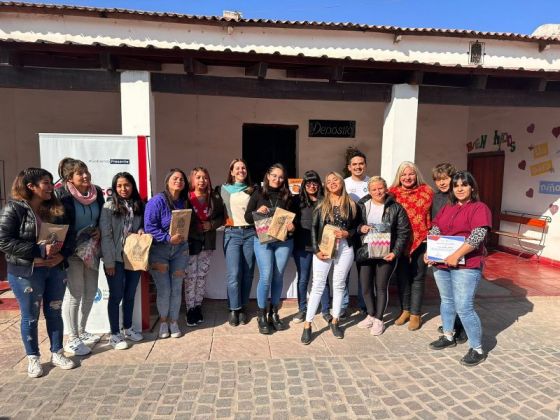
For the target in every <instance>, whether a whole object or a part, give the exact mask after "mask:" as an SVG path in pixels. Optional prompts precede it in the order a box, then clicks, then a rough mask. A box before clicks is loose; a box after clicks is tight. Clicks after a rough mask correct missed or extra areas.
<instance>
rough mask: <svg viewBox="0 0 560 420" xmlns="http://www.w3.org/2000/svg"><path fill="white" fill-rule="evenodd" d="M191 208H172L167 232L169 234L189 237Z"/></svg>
mask: <svg viewBox="0 0 560 420" xmlns="http://www.w3.org/2000/svg"><path fill="white" fill-rule="evenodd" d="M191 216H192V210H191V209H185V210H173V211H171V224H170V225H169V234H170V235H171V236H173V235H176V234H180V235H181V236H183V238H184V239H185V240H187V238H188V237H189V228H190V226H191Z"/></svg>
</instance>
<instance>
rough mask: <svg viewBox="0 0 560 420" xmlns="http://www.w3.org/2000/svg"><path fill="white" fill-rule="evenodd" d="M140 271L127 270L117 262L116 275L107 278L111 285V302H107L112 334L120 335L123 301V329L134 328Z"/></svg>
mask: <svg viewBox="0 0 560 420" xmlns="http://www.w3.org/2000/svg"><path fill="white" fill-rule="evenodd" d="M140 274H141V272H140V271H131V270H125V269H124V264H123V263H122V262H118V261H116V262H115V275H114V276H109V275H107V273H105V276H106V277H107V284H108V285H109V302H107V314H108V315H109V324H110V325H111V334H118V332H119V331H120V324H119V306H120V304H121V301H122V312H123V328H125V329H128V328H130V327H132V312H133V311H134V296H135V295H136V288H137V287H138V282H139V281H140Z"/></svg>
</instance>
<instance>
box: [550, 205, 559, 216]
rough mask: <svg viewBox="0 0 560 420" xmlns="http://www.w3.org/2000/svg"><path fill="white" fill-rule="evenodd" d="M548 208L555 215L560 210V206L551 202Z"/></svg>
mask: <svg viewBox="0 0 560 420" xmlns="http://www.w3.org/2000/svg"><path fill="white" fill-rule="evenodd" d="M548 208H549V210H550V212H551V213H552V215H553V216H554V215H555V214H556V213H557V212H558V206H557V205H556V204H551V205H550V206H548Z"/></svg>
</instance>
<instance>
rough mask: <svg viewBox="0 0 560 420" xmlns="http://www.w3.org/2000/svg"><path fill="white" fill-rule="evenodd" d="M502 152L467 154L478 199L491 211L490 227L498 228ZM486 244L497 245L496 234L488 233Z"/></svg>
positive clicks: (502, 181) (469, 169)
mask: <svg viewBox="0 0 560 420" xmlns="http://www.w3.org/2000/svg"><path fill="white" fill-rule="evenodd" d="M504 160H505V154H504V152H490V153H473V154H469V155H468V156H467V169H468V171H469V172H470V173H472V174H473V176H474V178H475V179H476V182H477V184H478V189H479V196H480V200H481V201H482V202H484V203H485V204H486V205H487V206H488V207H489V208H490V211H491V212H492V229H499V227H500V214H501V212H502V192H503V186H504ZM487 244H488V246H489V247H490V248H496V247H497V246H498V235H496V234H494V233H490V235H489V237H488V242H487Z"/></svg>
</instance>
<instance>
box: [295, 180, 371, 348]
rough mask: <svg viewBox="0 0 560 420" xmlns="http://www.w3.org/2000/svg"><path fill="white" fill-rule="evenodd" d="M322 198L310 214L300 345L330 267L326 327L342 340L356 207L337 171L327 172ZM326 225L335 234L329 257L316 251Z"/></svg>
mask: <svg viewBox="0 0 560 420" xmlns="http://www.w3.org/2000/svg"><path fill="white" fill-rule="evenodd" d="M325 187H326V191H325V198H324V199H323V200H322V201H321V202H320V203H319V204H318V205H317V207H316V208H315V210H314V211H313V223H312V228H311V241H312V244H313V252H314V254H315V255H314V256H313V285H312V288H311V294H310V297H309V302H308V304H307V313H306V317H305V323H304V326H303V334H302V336H301V342H302V343H303V344H309V343H310V342H311V322H312V321H313V317H314V316H315V313H316V312H317V308H318V307H319V303H320V301H321V296H322V295H323V290H324V289H325V284H326V282H327V278H328V275H329V271H330V269H331V266H334V272H333V306H332V311H333V313H332V315H333V319H332V321H331V323H330V328H331V331H332V333H333V335H334V336H335V337H336V338H339V339H340V338H343V337H344V332H343V331H342V329H341V328H340V325H339V318H340V312H341V308H342V298H343V296H344V288H345V286H346V276H347V275H348V272H349V271H350V268H351V267H352V263H353V262H354V249H353V248H352V237H353V236H354V234H355V233H356V227H357V224H358V221H359V219H360V218H359V215H358V208H357V206H356V204H355V203H354V202H353V201H352V199H351V198H350V197H349V196H348V194H347V193H346V189H345V188H344V179H343V178H342V176H341V175H340V174H339V173H337V172H330V173H329V174H327V177H326V178H325ZM326 225H334V226H336V227H337V228H338V230H337V231H336V234H335V236H336V239H337V241H336V242H337V244H336V250H335V253H334V256H333V257H332V258H331V257H330V256H329V255H325V254H324V253H323V252H321V250H320V249H319V244H320V242H321V237H322V234H323V229H324V227H325V226H326Z"/></svg>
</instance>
